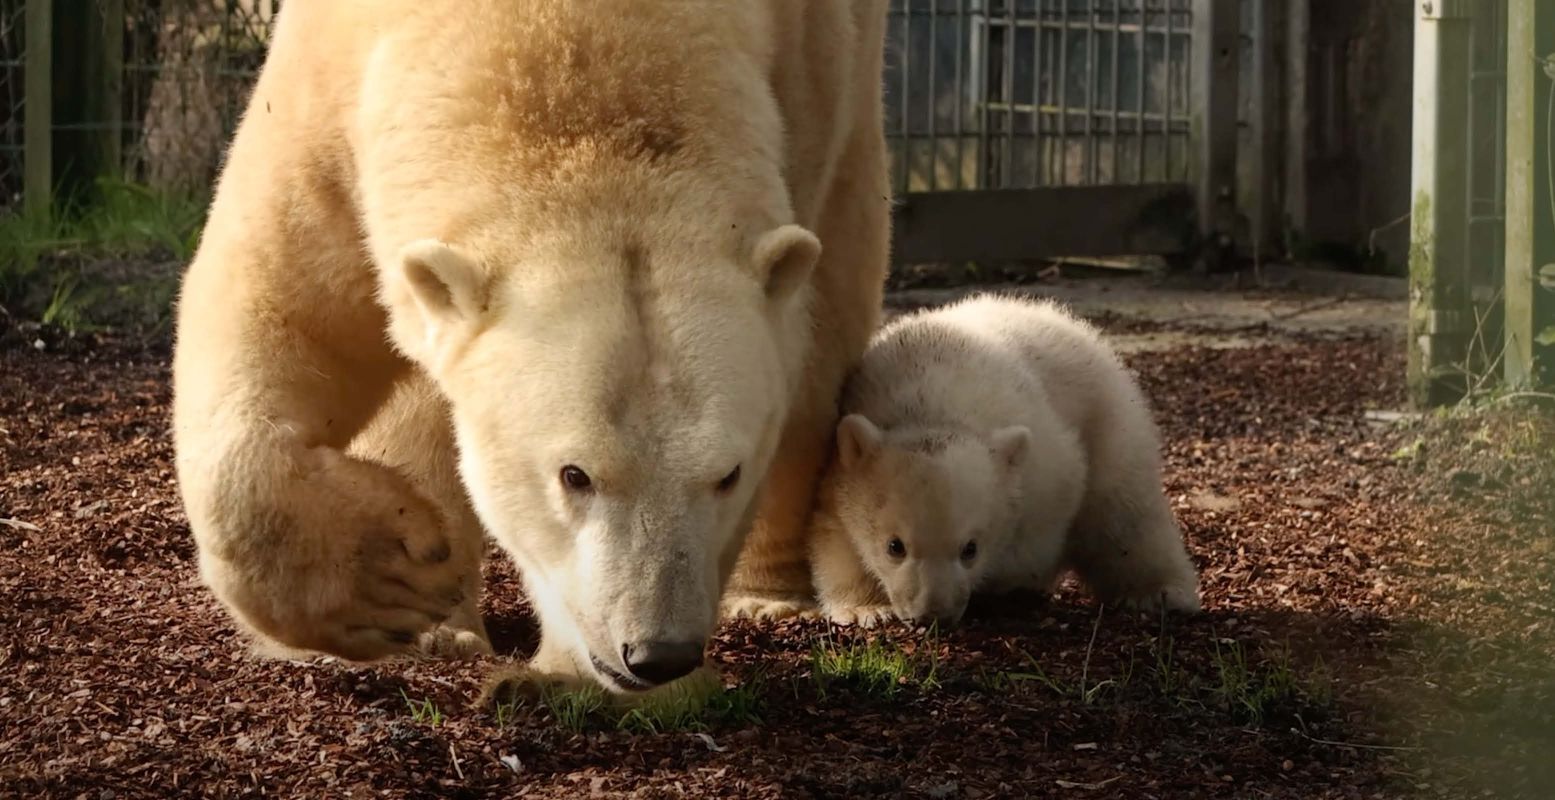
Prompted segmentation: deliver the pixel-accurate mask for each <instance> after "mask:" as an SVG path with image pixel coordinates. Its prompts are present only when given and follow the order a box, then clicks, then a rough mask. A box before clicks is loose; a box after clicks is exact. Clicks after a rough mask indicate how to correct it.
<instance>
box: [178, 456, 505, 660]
mask: <svg viewBox="0 0 1555 800" xmlns="http://www.w3.org/2000/svg"><path fill="white" fill-rule="evenodd" d="M269 490H270V491H271V492H274V493H276V496H274V497H269V498H259V499H258V502H259V505H258V506H257V512H255V513H250V514H248V515H247V516H246V518H245V521H246V522H247V524H248V525H250V526H252V525H254V524H255V523H254V520H259V521H262V522H265V523H267V524H268V527H266V528H264V529H260V530H254V529H252V528H251V529H250V530H249V531H247V532H246V533H245V535H246V536H247V537H249V538H251V539H252V540H254V541H255V543H256V544H255V545H254V546H246V547H242V548H236V547H231V548H229V549H228V551H227V552H228V553H230V555H227V557H226V558H225V559H221V558H217V557H215V556H212V557H209V558H207V559H206V560H205V563H203V564H202V573H203V574H204V575H205V577H206V579H207V581H208V582H210V583H211V584H212V586H213V588H216V589H217V594H218V595H219V596H221V597H222V599H223V600H225V601H227V602H228V603H229V604H230V605H232V606H233V607H235V608H236V609H237V610H238V611H239V612H240V613H242V614H243V615H244V616H246V617H248V618H249V619H250V620H252V622H253V623H254V624H253V627H254V628H255V629H257V630H259V631H261V632H263V633H264V634H265V635H267V636H269V637H270V638H273V639H276V640H278V641H279V642H280V643H281V644H283V645H285V646H287V647H291V648H297V649H302V650H309V651H314V652H322V653H325V654H328V655H333V656H338V657H340V658H344V659H348V660H352V661H373V660H377V659H380V658H384V657H387V656H393V655H409V654H413V653H414V652H415V651H416V648H417V644H418V642H419V641H420V639H421V637H422V635H423V634H425V633H428V632H430V631H432V629H434V628H435V627H436V626H438V625H440V624H442V623H443V622H445V621H446V620H448V619H449V618H450V617H451V616H452V615H454V614H455V612H456V611H457V610H458V608H459V606H460V605H461V603H464V602H465V601H466V598H465V596H464V594H465V589H464V587H465V586H466V585H467V582H468V579H469V576H470V573H471V572H472V571H478V570H479V569H480V564H479V554H478V553H476V552H473V548H469V547H467V546H466V545H464V544H463V543H461V542H458V541H456V540H454V539H453V538H451V537H449V536H448V535H447V532H446V531H445V530H444V525H443V521H442V519H441V515H440V514H439V513H438V512H437V510H436V509H435V508H434V507H433V506H432V505H431V504H430V503H428V502H426V501H425V500H423V499H422V498H421V497H420V496H419V495H417V493H416V492H415V491H414V490H413V489H412V488H411V487H410V484H409V483H407V482H406V481H405V480H404V479H403V478H401V477H400V476H399V475H398V474H396V473H394V472H393V471H392V470H389V469H387V468H385V467H382V466H379V465H377V464H373V463H370V462H366V461H361V460H358V459H354V458H351V457H349V456H346V455H344V454H342V453H340V452H338V451H333V450H327V449H323V448H318V449H315V450H313V451H311V452H310V455H309V458H308V459H307V460H306V461H304V462H302V463H300V464H299V465H298V466H297V467H296V468H295V470H293V471H292V472H290V473H289V474H287V479H286V480H283V481H278V482H276V483H275V484H274V485H273V486H271V487H270V489H269ZM275 509H281V510H283V511H276V510H275ZM283 512H284V513H283ZM260 541H263V542H265V543H266V546H263V547H261V546H257V543H258V542H260ZM466 550H470V551H471V552H465V551H466ZM224 555H225V554H224ZM456 627H458V626H456ZM465 627H468V626H465Z"/></svg>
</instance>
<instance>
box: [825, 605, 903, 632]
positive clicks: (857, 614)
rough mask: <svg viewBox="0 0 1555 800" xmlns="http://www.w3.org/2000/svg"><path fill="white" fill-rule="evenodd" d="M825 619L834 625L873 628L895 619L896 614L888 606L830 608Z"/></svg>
mask: <svg viewBox="0 0 1555 800" xmlns="http://www.w3.org/2000/svg"><path fill="white" fill-rule="evenodd" d="M826 618H827V619H829V620H831V621H832V624H834V625H857V626H859V627H861V628H874V627H877V626H880V625H885V624H887V623H889V622H890V621H891V620H893V619H896V614H895V612H893V611H892V610H891V607H890V606H831V607H827V609H826Z"/></svg>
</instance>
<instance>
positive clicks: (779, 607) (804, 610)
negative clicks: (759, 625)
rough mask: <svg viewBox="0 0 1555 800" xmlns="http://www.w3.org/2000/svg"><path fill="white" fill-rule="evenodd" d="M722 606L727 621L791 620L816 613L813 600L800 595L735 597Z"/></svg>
mask: <svg viewBox="0 0 1555 800" xmlns="http://www.w3.org/2000/svg"><path fill="white" fill-rule="evenodd" d="M722 606H723V616H724V617H725V618H726V619H757V620H771V619H789V618H792V617H802V616H807V615H810V614H812V613H814V611H815V602H814V601H813V600H811V599H810V598H808V597H802V596H798V595H762V594H741V595H733V596H731V597H728V598H725V599H724V601H723V603H722Z"/></svg>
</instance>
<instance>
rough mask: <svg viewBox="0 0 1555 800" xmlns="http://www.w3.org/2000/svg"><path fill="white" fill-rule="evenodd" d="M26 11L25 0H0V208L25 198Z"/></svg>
mask: <svg viewBox="0 0 1555 800" xmlns="http://www.w3.org/2000/svg"><path fill="white" fill-rule="evenodd" d="M26 10H27V8H26V5H25V4H24V3H23V2H22V0H0V208H5V207H8V206H11V205H14V204H16V203H17V202H18V201H20V200H21V196H22V153H23V147H22V123H23V120H22V105H23V103H24V99H25V95H24V94H23V91H22V87H23V85H24V84H25V80H26V72H25V71H24V70H25V60H26V51H25V50H24V47H25V46H26V27H27V23H26V16H27V13H26Z"/></svg>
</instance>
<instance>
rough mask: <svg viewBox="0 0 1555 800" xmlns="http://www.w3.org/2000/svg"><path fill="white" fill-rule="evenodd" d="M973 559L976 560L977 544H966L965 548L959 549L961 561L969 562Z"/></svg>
mask: <svg viewBox="0 0 1555 800" xmlns="http://www.w3.org/2000/svg"><path fill="white" fill-rule="evenodd" d="M974 558H977V542H967V543H966V546H965V547H963V548H961V560H962V561H971V560H972V559H974Z"/></svg>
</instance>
